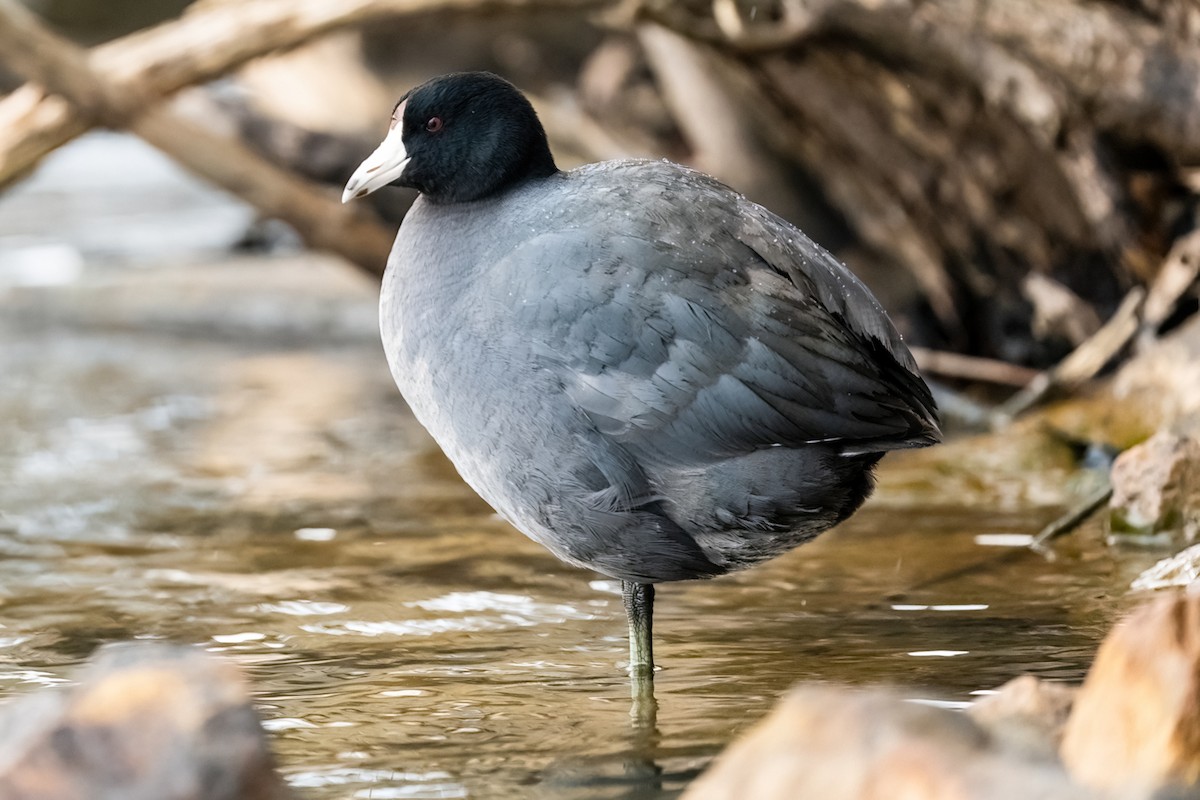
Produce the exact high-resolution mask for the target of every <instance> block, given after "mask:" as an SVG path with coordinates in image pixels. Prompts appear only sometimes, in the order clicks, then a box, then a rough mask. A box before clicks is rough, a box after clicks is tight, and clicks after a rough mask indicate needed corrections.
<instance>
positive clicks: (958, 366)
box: [909, 347, 1039, 386]
mask: <svg viewBox="0 0 1200 800" xmlns="http://www.w3.org/2000/svg"><path fill="white" fill-rule="evenodd" d="M909 350H911V351H912V354H913V358H915V359H916V360H917V366H919V367H920V368H921V371H922V372H928V373H930V374H932V375H941V376H942V377H943V378H957V379H959V380H967V381H979V382H982V383H996V384H1001V385H1003V386H1026V385H1028V384H1029V382H1030V381H1032V380H1033V379H1034V378H1036V377H1037V376H1038V374H1039V373H1038V371H1037V370H1036V369H1031V368H1029V367H1022V366H1021V365H1019V364H1010V363H1008V362H1007V361H998V360H997V359H994V358H980V357H979V356H968V355H963V354H961V353H951V352H947V351H944V350H930V349H929V348H927V347H909Z"/></svg>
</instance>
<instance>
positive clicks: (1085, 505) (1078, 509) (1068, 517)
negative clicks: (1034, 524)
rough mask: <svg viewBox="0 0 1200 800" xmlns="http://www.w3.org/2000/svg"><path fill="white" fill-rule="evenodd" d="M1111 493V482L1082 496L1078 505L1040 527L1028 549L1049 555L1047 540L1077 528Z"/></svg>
mask: <svg viewBox="0 0 1200 800" xmlns="http://www.w3.org/2000/svg"><path fill="white" fill-rule="evenodd" d="M1112 494H1113V488H1112V485H1111V484H1106V485H1105V486H1102V487H1101V488H1099V489H1097V490H1096V491H1095V492H1094V493H1092V494H1091V495H1090V496H1088V497H1086V498H1084V500H1083V502H1081V503H1080V504H1079V505H1077V506H1075V507H1074V508H1072V509H1070V510H1068V511H1067V513H1065V514H1063V515H1062V516H1061V517H1059V518H1058V519H1056V520H1054V521H1053V522H1051V523H1050V524H1049V525H1047V526H1046V527H1044V528H1042V530H1041V532H1039V533H1038V535H1037V536H1035V537H1033V541H1032V542H1030V543H1029V549H1030V550H1033V551H1034V552H1037V553H1041V554H1042V555H1050V551H1049V550H1048V549H1047V548H1046V544H1047V543H1048V542H1051V541H1053V540H1054V539H1057V538H1058V537H1060V536H1063V535H1065V534H1068V533H1070V532H1071V531H1073V530H1075V529H1076V528H1078V527H1079V526H1080V525H1082V524H1083V523H1084V522H1086V521H1087V520H1088V518H1089V517H1091V516H1092V514H1095V513H1096V511H1097V510H1098V509H1099V508H1100V506H1102V505H1104V504H1105V503H1107V502H1108V500H1109V498H1111V497H1112Z"/></svg>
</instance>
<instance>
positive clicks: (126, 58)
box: [0, 0, 610, 187]
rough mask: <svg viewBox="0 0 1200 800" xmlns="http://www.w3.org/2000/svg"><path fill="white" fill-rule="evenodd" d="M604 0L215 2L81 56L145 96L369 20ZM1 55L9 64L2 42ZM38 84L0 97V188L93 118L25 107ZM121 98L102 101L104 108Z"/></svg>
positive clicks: (575, 6)
mask: <svg viewBox="0 0 1200 800" xmlns="http://www.w3.org/2000/svg"><path fill="white" fill-rule="evenodd" d="M609 1H610V0H609ZM604 4H605V0H341V1H340V2H328V0H254V2H246V3H230V4H217V5H211V6H202V7H200V8H198V9H196V10H195V11H194V12H192V13H190V14H186V15H184V16H183V17H180V18H179V19H176V20H172V21H171V22H166V23H163V24H162V25H159V26H157V27H155V28H151V29H149V30H146V31H140V32H138V33H134V34H131V35H129V36H126V37H123V38H121V39H117V40H115V41H112V42H109V43H107V44H104V45H101V46H99V47H97V48H95V50H93V51H91V52H90V53H89V54H88V55H87V57H86V61H87V63H88V65H89V66H90V67H91V69H92V71H93V72H94V74H95V75H96V76H97V78H98V80H100V81H101V82H102V83H103V84H104V85H107V86H111V87H113V90H114V92H115V93H116V94H117V95H118V97H120V96H127V97H130V98H136V99H137V102H139V103H146V102H153V101H154V100H156V99H161V98H164V97H167V96H169V95H170V94H172V93H174V92H176V91H178V90H180V89H182V88H184V87H185V86H190V85H193V84H197V83H203V82H205V81H208V80H211V79H213V78H215V77H218V76H220V75H223V74H225V73H227V72H229V71H230V70H233V69H236V68H237V67H239V66H241V65H242V64H244V63H246V62H247V61H249V60H250V59H252V58H256V57H258V56H261V55H263V54H265V53H269V52H273V51H276V50H284V49H287V48H290V47H295V46H296V45H299V44H301V43H303V42H305V41H307V40H309V39H312V38H314V37H316V36H319V35H321V34H323V33H327V32H329V31H332V30H336V29H339V28H345V27H350V26H355V25H363V24H366V23H369V22H372V21H375V20H380V19H396V18H403V17H409V16H416V15H420V14H428V13H430V12H435V11H437V12H460V13H462V12H470V13H475V14H478V13H493V12H502V11H520V10H533V9H538V8H555V9H563V10H575V11H582V10H588V9H592V8H597V7H600V6H602V5H604ZM10 33H12V32H11V31H10ZM22 49H23V50H24V49H25V48H22ZM4 58H5V61H6V63H13V62H12V61H10V60H9V58H10V56H9V51H8V50H5V51H4ZM13 61H15V59H13ZM13 66H14V68H15V67H16V66H17V65H16V64H15V63H13ZM35 92H36V90H32V92H31V90H29V88H28V87H27V89H26V90H22V91H21V92H19V93H14V95H12V96H10V97H8V98H6V99H5V100H4V101H0V122H7V123H8V124H9V126H8V127H7V128H6V132H2V133H0V187H3V186H5V185H7V184H8V183H10V182H12V181H13V180H14V179H16V178H18V177H20V176H22V175H24V174H25V173H26V172H28V171H29V169H31V168H32V167H33V166H34V165H36V163H37V162H38V161H39V160H40V159H41V158H43V157H44V156H45V155H46V154H48V153H50V152H52V151H53V150H54V149H55V148H57V147H59V146H61V145H63V144H65V143H66V142H68V141H70V140H71V139H73V138H75V137H76V136H79V135H80V134H82V133H83V132H84V131H86V130H87V129H88V128H89V127H91V126H92V125H94V124H97V120H94V119H91V120H89V119H88V118H87V115H86V113H83V112H84V111H85V110H86V109H88V107H89V105H92V103H91V100H90V99H88V100H85V101H84V102H83V103H81V104H72V105H70V106H68V105H66V104H63V103H60V102H56V101H55V99H54V98H53V97H52V96H42V97H41V98H39V99H37V101H36V103H34V104H33V106H32V107H31V106H30V101H31V98H32V97H34V96H36V95H35ZM122 104H123V103H122V102H116V103H108V102H105V103H103V108H105V109H113V108H114V107H115V106H119V105H122ZM93 111H94V109H93ZM105 113H108V112H105Z"/></svg>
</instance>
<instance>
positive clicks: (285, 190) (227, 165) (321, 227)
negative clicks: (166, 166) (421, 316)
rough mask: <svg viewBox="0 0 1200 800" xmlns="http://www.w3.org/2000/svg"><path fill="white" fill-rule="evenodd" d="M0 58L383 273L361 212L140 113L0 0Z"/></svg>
mask: <svg viewBox="0 0 1200 800" xmlns="http://www.w3.org/2000/svg"><path fill="white" fill-rule="evenodd" d="M0 52H2V53H4V58H5V62H6V63H7V64H8V65H9V66H10V67H12V68H13V69H16V70H22V71H24V72H25V73H26V75H25V76H26V77H27V78H28V79H30V80H34V81H38V82H40V83H42V84H43V85H45V86H46V87H47V88H48V89H50V90H51V91H54V92H56V93H57V94H58V95H59V96H61V97H62V98H64V99H65V100H66V101H67V103H68V104H69V106H68V107H71V108H74V109H75V111H76V113H77V114H78V115H79V116H81V117H83V118H85V119H91V120H96V121H98V122H101V123H103V124H105V125H108V126H110V127H127V128H129V130H131V131H132V132H134V133H136V134H137V135H138V136H140V137H141V138H143V139H145V140H146V141H147V142H149V143H150V144H152V145H154V146H155V147H157V148H159V149H160V150H162V151H163V152H165V153H167V154H168V155H170V156H172V157H173V158H175V159H176V160H177V161H178V162H179V163H181V164H182V165H183V166H185V167H187V168H189V169H191V170H192V171H194V172H196V173H197V174H198V175H201V176H202V177H205V178H207V179H208V180H210V181H212V182H214V183H216V184H218V185H219V186H222V187H224V188H226V189H228V190H229V191H231V192H233V193H234V194H236V195H238V196H240V197H242V198H243V199H245V200H247V201H249V202H250V203H251V204H253V205H254V206H255V207H257V208H258V209H260V210H261V211H263V212H264V213H266V214H269V215H270V216H272V217H276V218H278V219H282V220H284V221H286V222H288V223H290V224H292V225H293V226H294V227H295V228H296V229H297V230H298V231H300V232H301V233H302V235H303V236H304V237H305V239H306V240H307V241H308V242H309V243H310V244H311V245H312V246H314V247H318V248H322V249H326V250H330V251H332V252H335V253H339V254H341V255H342V256H344V257H345V258H347V259H348V260H349V261H351V262H353V263H355V264H358V265H360V266H362V267H363V268H364V269H367V270H369V271H371V272H374V273H376V274H382V270H383V265H384V264H385V263H386V262H387V253H388V250H389V249H390V248H391V235H390V234H389V232H388V231H387V229H386V228H384V227H383V226H382V225H381V224H379V223H378V222H377V221H376V220H375V219H373V218H372V217H371V216H369V215H368V214H366V213H364V212H363V210H362V209H359V208H354V207H350V206H343V205H342V204H341V203H340V202H338V200H337V198H336V197H334V196H332V195H331V194H330V193H329V192H327V191H325V190H323V189H321V188H319V187H317V186H315V185H310V184H309V183H308V182H306V181H304V180H302V179H300V178H298V177H296V176H295V175H293V174H291V173H290V172H287V171H284V170H281V169H279V168H277V167H275V166H273V165H271V164H269V163H267V162H266V161H264V160H263V159H262V157H260V156H259V155H257V154H255V153H254V152H252V151H250V150H248V149H246V148H245V147H244V146H242V145H241V144H239V143H237V142H232V141H228V140H225V139H222V138H221V137H219V136H216V135H215V134H213V133H210V132H209V131H208V130H206V129H204V128H202V127H200V126H198V125H196V124H194V123H192V122H190V121H189V120H186V119H184V118H182V117H180V116H179V115H177V114H174V113H172V112H171V111H170V110H169V109H167V108H164V107H162V106H158V107H148V108H147V105H148V104H147V103H146V101H145V100H143V99H142V98H141V97H140V96H139V94H140V93H139V92H138V91H137V90H136V88H135V89H132V90H131V91H125V90H124V86H123V84H121V83H118V82H109V81H106V80H104V79H102V78H100V77H99V76H98V75H96V74H95V73H94V72H93V71H92V70H91V69H90V67H89V66H88V59H87V56H86V54H85V53H84V52H83V51H81V50H80V49H79V48H77V47H75V46H74V45H72V44H71V43H70V42H67V41H66V40H64V39H62V38H61V37H58V36H56V35H54V34H52V33H50V32H49V31H48V30H46V29H45V28H44V27H43V26H42V25H41V24H39V23H38V21H37V20H36V19H35V18H34V17H33V15H32V14H30V13H29V12H26V11H24V10H23V9H22V8H20V7H19V6H17V5H15V4H14V3H13V2H11V0H0Z"/></svg>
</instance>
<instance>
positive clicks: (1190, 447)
mask: <svg viewBox="0 0 1200 800" xmlns="http://www.w3.org/2000/svg"><path fill="white" fill-rule="evenodd" d="M1112 485H1113V495H1112V499H1111V500H1110V501H1109V509H1110V515H1109V519H1110V524H1111V528H1112V531H1113V533H1114V534H1159V533H1163V534H1169V535H1172V536H1175V537H1179V538H1182V539H1184V540H1186V541H1193V540H1195V539H1196V538H1197V535H1198V534H1200V438H1197V437H1195V436H1190V435H1179V434H1174V433H1167V432H1160V433H1156V434H1155V435H1154V436H1151V437H1150V438H1149V439H1147V440H1146V441H1145V442H1143V443H1141V444H1139V445H1137V446H1135V447H1131V448H1130V449H1129V450H1126V451H1125V452H1124V453H1122V454H1121V455H1120V456H1118V457H1117V460H1116V462H1115V463H1114V464H1113V468H1112Z"/></svg>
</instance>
